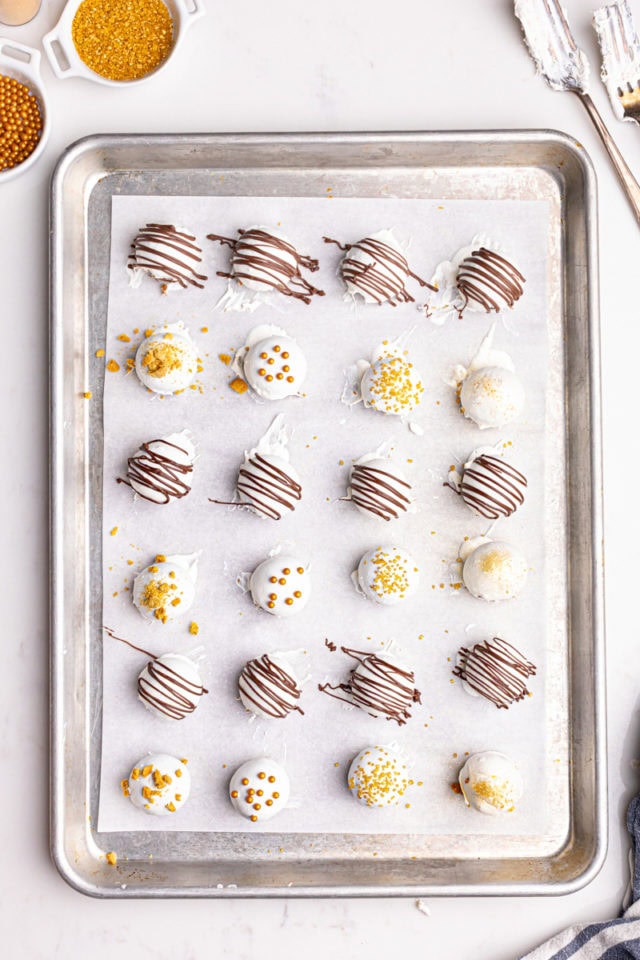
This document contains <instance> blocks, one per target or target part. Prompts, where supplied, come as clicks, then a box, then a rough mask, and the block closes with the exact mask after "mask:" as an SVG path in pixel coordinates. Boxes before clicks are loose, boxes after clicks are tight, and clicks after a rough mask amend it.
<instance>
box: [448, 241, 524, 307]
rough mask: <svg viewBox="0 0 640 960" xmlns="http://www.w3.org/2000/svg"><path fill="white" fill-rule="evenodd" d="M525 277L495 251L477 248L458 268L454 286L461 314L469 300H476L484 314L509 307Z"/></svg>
mask: <svg viewBox="0 0 640 960" xmlns="http://www.w3.org/2000/svg"><path fill="white" fill-rule="evenodd" d="M525 282H526V281H525V278H524V277H523V276H522V274H521V273H520V271H519V270H516V268H515V267H514V266H513V264H512V263H509V261H508V260H505V258H504V257H501V256H500V254H499V253H495V252H494V251H493V250H488V249H487V248H486V247H480V248H479V249H478V250H474V251H473V252H472V253H471V255H470V256H469V257H466V258H465V259H464V260H463V261H462V263H461V264H460V266H459V268H458V275H457V277H456V286H457V287H458V290H459V291H460V293H461V294H462V297H463V304H462V307H461V308H460V311H459V312H460V316H462V314H463V312H464V310H465V308H466V307H467V304H468V303H469V301H470V300H475V301H476V302H477V303H479V304H480V305H481V306H482V307H484V309H485V310H486V312H487V313H490V312H491V311H492V310H493V311H495V312H496V313H498V312H499V311H500V309H501V307H504V306H506V307H512V306H513V305H514V303H515V302H516V300H519V299H520V297H521V296H522V293H523V287H522V284H523V283H525Z"/></svg>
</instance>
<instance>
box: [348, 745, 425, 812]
mask: <svg viewBox="0 0 640 960" xmlns="http://www.w3.org/2000/svg"><path fill="white" fill-rule="evenodd" d="M411 785H412V780H411V778H410V776H409V769H408V766H407V763H406V762H405V761H404V760H403V759H402V757H401V756H400V755H399V754H398V753H397V752H396V751H394V750H391V749H390V748H389V747H365V748H364V750H361V751H360V753H359V754H358V756H357V757H355V758H354V759H353V760H352V762H351V766H350V767H349V773H348V774H347V786H348V787H349V790H350V791H351V794H352V796H353V797H355V799H356V800H357V801H358V802H359V803H361V804H363V805H364V806H365V807H397V806H398V804H399V803H400V801H401V800H402V798H403V797H404V795H405V793H406V791H407V789H408V787H409V786H411Z"/></svg>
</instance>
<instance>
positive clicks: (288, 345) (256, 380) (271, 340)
mask: <svg viewBox="0 0 640 960" xmlns="http://www.w3.org/2000/svg"><path fill="white" fill-rule="evenodd" d="M242 365H243V371H244V377H245V380H246V381H247V383H248V384H249V386H250V387H251V389H252V390H254V391H255V393H257V394H258V396H260V397H264V399H265V400H282V399H284V398H285V397H291V396H294V395H295V394H297V393H299V392H300V388H301V386H302V383H303V381H304V378H305V377H306V375H307V361H306V358H305V355H304V353H303V352H302V350H301V349H300V347H299V346H298V344H297V343H296V341H295V340H292V339H291V337H287V336H279V335H277V334H276V335H275V336H271V337H266V338H265V339H264V340H258V341H257V342H256V343H254V344H252V345H251V346H250V347H249V349H248V350H247V352H246V354H245V356H244V358H243V361H242Z"/></svg>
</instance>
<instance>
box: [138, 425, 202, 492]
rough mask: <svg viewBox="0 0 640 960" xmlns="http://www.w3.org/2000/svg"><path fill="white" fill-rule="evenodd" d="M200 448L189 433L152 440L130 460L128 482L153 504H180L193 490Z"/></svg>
mask: <svg viewBox="0 0 640 960" xmlns="http://www.w3.org/2000/svg"><path fill="white" fill-rule="evenodd" d="M195 458H196V448H195V446H194V444H193V441H192V440H191V437H190V436H189V435H188V433H187V431H186V430H183V431H182V433H171V434H169V435H168V436H166V437H162V438H161V439H159V440H150V441H149V442H148V443H143V444H142V446H141V447H140V448H139V449H138V450H137V451H136V452H135V453H134V455H133V456H132V457H129V459H128V461H127V479H126V481H119V482H123V483H128V485H129V486H130V487H131V489H132V490H133V492H134V493H135V494H137V495H138V496H139V497H141V498H142V499H143V500H147V501H149V502H150V503H160V504H166V503H171V502H173V501H175V500H180V499H181V498H182V497H186V495H187V494H188V493H189V491H190V490H191V474H192V473H193V464H194V461H195Z"/></svg>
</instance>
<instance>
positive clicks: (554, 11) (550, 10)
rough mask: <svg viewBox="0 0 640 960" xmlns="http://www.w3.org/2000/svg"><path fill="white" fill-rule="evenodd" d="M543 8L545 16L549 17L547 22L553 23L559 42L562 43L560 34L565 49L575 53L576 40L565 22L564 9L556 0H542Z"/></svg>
mask: <svg viewBox="0 0 640 960" xmlns="http://www.w3.org/2000/svg"><path fill="white" fill-rule="evenodd" d="M543 2H544V6H545V9H546V11H547V16H548V17H549V22H550V23H551V24H553V26H554V27H555V30H556V35H557V37H558V39H559V40H560V42H561V43H562V34H564V38H565V41H566V44H567V46H566V47H565V48H564V49H565V51H567V50H568V51H571V52H573V53H575V51H576V50H577V49H578V47H577V46H576V42H575V40H574V39H573V34H572V33H571V28H570V27H569V24H568V23H567V18H566V17H565V15H564V10H563V9H562V7H561V6H560V4H559V2H558V0H543Z"/></svg>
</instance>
